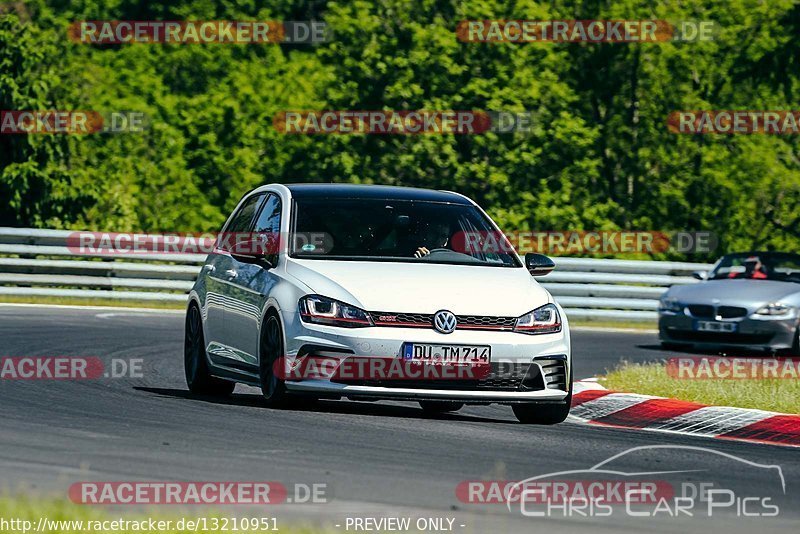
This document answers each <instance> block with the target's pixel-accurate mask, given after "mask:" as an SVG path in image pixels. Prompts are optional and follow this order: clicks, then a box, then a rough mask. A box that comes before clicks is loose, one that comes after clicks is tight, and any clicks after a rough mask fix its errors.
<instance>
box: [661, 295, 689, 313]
mask: <svg viewBox="0 0 800 534" xmlns="http://www.w3.org/2000/svg"><path fill="white" fill-rule="evenodd" d="M658 311H668V312H672V313H681V312H682V311H683V306H681V303H680V302H678V299H675V298H671V297H666V298H662V299H661V301H660V302H659V306H658Z"/></svg>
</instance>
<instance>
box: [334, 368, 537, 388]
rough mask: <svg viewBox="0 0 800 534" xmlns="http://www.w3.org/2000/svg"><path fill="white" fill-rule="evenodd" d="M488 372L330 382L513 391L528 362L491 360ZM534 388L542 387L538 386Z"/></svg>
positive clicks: (397, 386)
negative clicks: (447, 377)
mask: <svg viewBox="0 0 800 534" xmlns="http://www.w3.org/2000/svg"><path fill="white" fill-rule="evenodd" d="M491 366H492V369H491V371H490V372H489V374H488V375H487V376H486V377H484V378H481V379H478V380H371V379H335V378H334V379H332V380H331V381H332V382H336V383H339V384H347V385H351V386H371V387H384V388H413V389H468V390H476V389H477V390H484V391H514V390H518V389H520V386H521V385H522V381H523V379H526V374H527V373H528V368H529V367H532V366H531V364H530V363H527V362H525V363H514V364H508V363H498V362H492V364H491ZM536 389H542V388H541V387H538V388H536Z"/></svg>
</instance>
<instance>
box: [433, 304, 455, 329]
mask: <svg viewBox="0 0 800 534" xmlns="http://www.w3.org/2000/svg"><path fill="white" fill-rule="evenodd" d="M456 323H457V321H456V316H455V315H453V312H449V311H447V310H442V311H438V312H436V315H434V316H433V327H434V328H435V329H436V330H438V331H439V332H441V333H442V334H452V333H453V331H454V330H455V329H456Z"/></svg>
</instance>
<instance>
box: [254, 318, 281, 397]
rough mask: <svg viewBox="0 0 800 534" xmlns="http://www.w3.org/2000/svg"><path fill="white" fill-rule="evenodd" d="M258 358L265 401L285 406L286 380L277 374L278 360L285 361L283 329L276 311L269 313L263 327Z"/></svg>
mask: <svg viewBox="0 0 800 534" xmlns="http://www.w3.org/2000/svg"><path fill="white" fill-rule="evenodd" d="M258 360H259V362H258V365H259V371H260V372H259V376H260V378H261V393H262V395H263V396H264V403H265V404H266V405H267V406H268V407H270V408H282V407H284V406H285V405H286V399H287V397H288V394H287V393H286V382H285V381H283V380H282V379H281V378H280V377H279V376H277V375H276V374H275V366H276V362H283V329H282V328H281V323H280V321H279V320H278V317H277V315H275V314H274V313H270V314H269V315H267V317H266V319H264V324H263V326H262V327H261V341H260V343H259V357H258ZM279 365H280V363H279Z"/></svg>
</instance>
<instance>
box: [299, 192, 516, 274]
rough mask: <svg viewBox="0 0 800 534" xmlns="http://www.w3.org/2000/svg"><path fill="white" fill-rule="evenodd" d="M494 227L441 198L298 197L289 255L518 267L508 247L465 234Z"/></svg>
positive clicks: (473, 210)
mask: <svg viewBox="0 0 800 534" xmlns="http://www.w3.org/2000/svg"><path fill="white" fill-rule="evenodd" d="M497 234H498V232H497V230H496V229H495V228H494V226H493V225H492V223H491V221H489V219H488V218H487V217H486V216H485V215H484V214H483V213H482V212H481V211H480V210H479V209H477V208H476V207H475V206H471V205H461V204H449V203H443V202H430V201H416V200H394V199H385V200H384V199H359V198H299V199H296V200H295V212H294V229H293V236H292V239H291V256H292V257H296V258H313V259H327V260H366V261H402V262H421V263H443V264H467V265H482V266H493V267H521V263H520V262H519V260H518V258H517V256H516V255H515V253H514V252H513V251H511V250H509V249H506V248H502V249H501V248H500V247H493V248H488V249H487V248H486V247H480V246H472V244H471V242H470V241H469V240H468V239H465V238H464V236H465V235H469V236H483V237H485V236H492V235H497Z"/></svg>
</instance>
